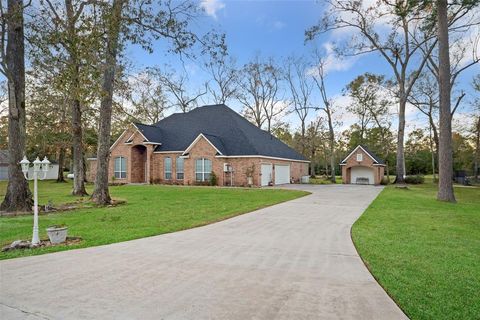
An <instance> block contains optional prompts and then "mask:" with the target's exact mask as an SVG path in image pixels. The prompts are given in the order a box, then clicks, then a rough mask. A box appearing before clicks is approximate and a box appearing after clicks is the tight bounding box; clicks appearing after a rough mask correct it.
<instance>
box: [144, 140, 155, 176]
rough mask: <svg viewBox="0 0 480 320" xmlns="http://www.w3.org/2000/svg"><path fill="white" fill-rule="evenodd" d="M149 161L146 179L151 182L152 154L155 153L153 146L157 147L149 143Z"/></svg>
mask: <svg viewBox="0 0 480 320" xmlns="http://www.w3.org/2000/svg"><path fill="white" fill-rule="evenodd" d="M146 147H147V161H146V163H147V164H146V166H147V170H146V171H147V172H146V177H145V181H146V182H147V183H148V184H150V177H151V176H152V165H151V164H152V155H153V148H154V147H155V146H154V145H147V146H146Z"/></svg>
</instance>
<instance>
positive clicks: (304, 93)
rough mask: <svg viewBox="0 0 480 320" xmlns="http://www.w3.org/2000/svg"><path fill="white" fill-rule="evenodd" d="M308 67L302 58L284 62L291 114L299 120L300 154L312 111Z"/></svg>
mask: <svg viewBox="0 0 480 320" xmlns="http://www.w3.org/2000/svg"><path fill="white" fill-rule="evenodd" d="M309 69H310V65H309V64H308V63H307V61H305V59H303V58H295V57H290V58H288V59H287V61H286V66H285V78H286V81H287V84H288V88H289V89H290V95H291V105H292V108H293V112H294V113H295V114H296V115H297V117H298V119H299V120H300V139H301V141H300V145H301V151H302V154H305V149H306V139H305V131H306V124H307V123H306V122H307V118H308V115H309V113H310V111H311V110H312V109H314V108H313V107H312V102H311V95H312V91H313V81H311V76H310V75H309Z"/></svg>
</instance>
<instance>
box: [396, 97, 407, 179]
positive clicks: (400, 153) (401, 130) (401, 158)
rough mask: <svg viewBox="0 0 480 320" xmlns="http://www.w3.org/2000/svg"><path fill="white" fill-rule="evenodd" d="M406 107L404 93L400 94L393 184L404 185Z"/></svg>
mask: <svg viewBox="0 0 480 320" xmlns="http://www.w3.org/2000/svg"><path fill="white" fill-rule="evenodd" d="M406 105H407V99H406V97H405V94H404V93H401V94H400V103H399V110H398V137H397V165H396V171H397V172H396V177H395V183H397V184H403V183H405V152H404V139H405V108H406Z"/></svg>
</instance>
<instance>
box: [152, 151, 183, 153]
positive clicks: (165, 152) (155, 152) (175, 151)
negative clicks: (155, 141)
mask: <svg viewBox="0 0 480 320" xmlns="http://www.w3.org/2000/svg"><path fill="white" fill-rule="evenodd" d="M153 153H183V151H153Z"/></svg>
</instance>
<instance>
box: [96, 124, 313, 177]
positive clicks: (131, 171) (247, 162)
mask: <svg viewBox="0 0 480 320" xmlns="http://www.w3.org/2000/svg"><path fill="white" fill-rule="evenodd" d="M132 134H133V141H132V143H131V144H125V142H126V141H127V139H128V138H130V136H132ZM143 142H144V138H143V136H142V135H141V134H139V133H138V132H137V131H136V129H135V128H131V129H128V130H127V131H126V132H125V133H123V135H122V137H121V138H120V139H119V141H118V143H117V144H116V145H115V146H114V148H113V149H112V150H111V156H110V163H109V180H110V181H112V180H113V179H112V177H113V176H114V159H115V158H116V157H119V156H122V157H125V158H126V159H127V178H126V179H115V182H121V183H123V182H125V183H130V182H140V181H139V180H142V181H147V182H150V183H165V184H185V185H194V184H195V183H196V181H195V160H196V159H200V158H205V159H209V160H210V161H212V170H213V172H215V174H216V175H217V178H218V185H219V186H224V185H230V183H231V182H233V185H234V186H246V185H247V183H248V179H247V175H246V171H247V168H249V167H251V166H252V165H253V166H254V173H253V184H254V185H256V186H260V184H261V164H262V163H268V164H273V166H274V167H275V165H276V164H279V165H282V164H289V165H290V176H291V178H293V179H294V180H295V181H296V182H298V181H300V177H301V176H304V175H308V163H304V162H297V161H288V160H276V159H267V158H261V157H254V158H222V157H217V150H216V149H215V148H214V147H213V146H212V145H211V144H210V143H209V142H208V141H207V140H206V139H205V138H203V137H202V138H200V139H199V140H198V141H197V142H196V143H195V145H194V146H193V147H192V148H191V150H190V151H189V155H188V158H184V179H183V180H177V179H176V178H177V176H176V171H177V168H176V162H177V161H176V159H177V157H178V156H180V155H181V153H163V152H162V153H154V152H153V149H154V147H155V146H153V145H146V146H145V147H146V153H145V154H143V153H139V152H138V150H137V148H134V147H135V146H138V145H143ZM166 157H170V158H171V160H172V179H170V180H166V179H165V173H164V170H165V158H166ZM132 160H133V163H132ZM144 160H145V161H146V165H144V164H143V161H144ZM224 163H229V164H230V165H231V166H232V168H233V170H234V172H233V176H232V177H231V173H224V172H223V165H224ZM89 164H90V165H89V170H88V172H87V174H88V178H89V180H91V181H94V179H95V170H96V161H95V160H93V161H89ZM145 166H146V172H145V174H146V176H144V175H143V172H144V168H145ZM272 180H273V181H275V170H273V176H272Z"/></svg>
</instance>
